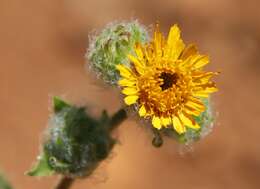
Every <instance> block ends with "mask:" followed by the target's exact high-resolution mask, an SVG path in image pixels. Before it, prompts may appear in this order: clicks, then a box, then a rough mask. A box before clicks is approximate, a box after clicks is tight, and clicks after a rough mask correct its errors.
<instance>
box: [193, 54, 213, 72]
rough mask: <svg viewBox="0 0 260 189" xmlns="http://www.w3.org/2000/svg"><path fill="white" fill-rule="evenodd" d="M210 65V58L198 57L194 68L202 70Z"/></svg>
mask: <svg viewBox="0 0 260 189" xmlns="http://www.w3.org/2000/svg"><path fill="white" fill-rule="evenodd" d="M208 63H209V57H208V56H204V55H200V56H198V57H197V58H196V59H195V60H194V62H193V64H192V66H193V67H194V68H196V69H200V68H202V67H203V66H205V65H207V64H208Z"/></svg>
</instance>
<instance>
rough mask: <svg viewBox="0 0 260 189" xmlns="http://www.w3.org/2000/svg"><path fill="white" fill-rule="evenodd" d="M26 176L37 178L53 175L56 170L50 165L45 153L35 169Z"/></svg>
mask: <svg viewBox="0 0 260 189" xmlns="http://www.w3.org/2000/svg"><path fill="white" fill-rule="evenodd" d="M25 174H26V175H29V176H37V177H42V176H51V175H53V174H54V170H53V169H52V168H51V167H50V165H49V164H48V156H47V154H46V153H44V152H43V154H42V155H41V156H40V158H39V160H38V162H37V163H36V165H34V167H33V168H32V169H31V170H30V171H28V172H26V173H25Z"/></svg>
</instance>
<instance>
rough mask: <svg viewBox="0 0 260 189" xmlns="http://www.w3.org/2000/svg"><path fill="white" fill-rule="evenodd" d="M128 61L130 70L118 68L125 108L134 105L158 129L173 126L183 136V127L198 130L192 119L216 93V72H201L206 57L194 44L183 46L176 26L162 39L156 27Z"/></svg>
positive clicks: (120, 66) (207, 59)
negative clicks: (203, 99) (148, 39)
mask: <svg viewBox="0 0 260 189" xmlns="http://www.w3.org/2000/svg"><path fill="white" fill-rule="evenodd" d="M128 58H129V59H130V61H131V63H132V64H131V66H130V67H128V66H125V65H121V64H120V65H117V69H118V70H119V71H120V76H121V80H119V82H118V84H119V85H120V86H121V87H122V88H123V89H122V93H123V94H125V95H126V97H125V99H124V101H125V103H126V104H127V105H133V104H135V105H136V106H137V107H138V109H139V115H140V116H141V117H144V118H148V119H151V121H152V125H153V127H155V128H157V129H161V128H162V127H173V128H174V129H175V130H176V131H177V132H178V133H179V134H182V133H185V132H186V127H189V128H192V129H199V128H200V125H198V123H196V122H195V120H194V116H199V115H200V114H201V113H202V112H203V111H204V110H205V105H204V104H203V102H202V100H201V99H202V98H208V96H209V94H210V93H212V92H215V91H217V88H216V86H215V83H214V82H212V81H210V79H211V77H212V76H213V75H216V74H217V73H216V72H205V71H203V70H202V68H203V67H204V66H205V65H206V64H208V63H209V58H208V56H205V55H200V54H199V53H198V51H197V48H196V46H195V45H193V44H192V45H188V46H186V47H185V44H184V43H183V41H182V39H181V38H180V29H179V28H178V26H177V25H174V26H172V27H171V29H170V32H169V35H168V39H167V40H165V38H164V36H163V35H162V33H161V32H160V31H159V26H158V24H157V25H156V29H155V32H154V37H153V40H152V41H151V42H150V43H148V44H145V45H144V46H142V45H140V44H136V46H135V55H128Z"/></svg>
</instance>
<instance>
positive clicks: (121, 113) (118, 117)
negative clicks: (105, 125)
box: [109, 108, 127, 131]
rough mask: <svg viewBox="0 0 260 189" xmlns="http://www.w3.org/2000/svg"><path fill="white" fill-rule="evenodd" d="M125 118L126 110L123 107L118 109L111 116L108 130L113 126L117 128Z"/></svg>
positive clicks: (112, 128)
mask: <svg viewBox="0 0 260 189" xmlns="http://www.w3.org/2000/svg"><path fill="white" fill-rule="evenodd" d="M126 118H127V114H126V111H125V110H124V109H123V108H122V109H119V110H118V111H117V112H116V113H114V115H113V116H112V117H111V120H110V124H109V126H110V128H109V130H110V131H112V130H114V129H115V128H117V127H118V126H119V125H120V124H121V123H122V122H123V121H124V120H125V119H126Z"/></svg>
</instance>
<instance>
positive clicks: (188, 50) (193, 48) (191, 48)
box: [180, 44, 198, 60]
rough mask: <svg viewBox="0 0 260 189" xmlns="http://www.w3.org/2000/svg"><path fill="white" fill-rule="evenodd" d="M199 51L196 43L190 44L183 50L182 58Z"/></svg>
mask: <svg viewBox="0 0 260 189" xmlns="http://www.w3.org/2000/svg"><path fill="white" fill-rule="evenodd" d="M197 53H198V50H197V47H196V46H195V45H194V44H190V45H188V46H187V47H186V48H185V49H184V50H183V52H182V54H181V56H180V59H182V60H185V59H187V58H188V57H190V56H193V55H196V54H197Z"/></svg>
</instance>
